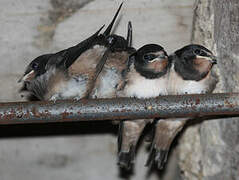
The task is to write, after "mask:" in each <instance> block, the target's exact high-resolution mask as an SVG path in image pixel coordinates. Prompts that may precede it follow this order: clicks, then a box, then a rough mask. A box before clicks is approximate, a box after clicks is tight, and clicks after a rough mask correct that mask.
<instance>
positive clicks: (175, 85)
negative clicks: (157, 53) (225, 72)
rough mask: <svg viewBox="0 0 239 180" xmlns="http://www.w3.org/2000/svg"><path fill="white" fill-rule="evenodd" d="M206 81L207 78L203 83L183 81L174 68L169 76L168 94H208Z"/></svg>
mask: <svg viewBox="0 0 239 180" xmlns="http://www.w3.org/2000/svg"><path fill="white" fill-rule="evenodd" d="M206 81H207V78H205V79H203V80H201V81H191V80H183V79H182V78H181V77H180V76H179V75H178V74H177V73H176V72H175V70H174V68H173V66H172V69H171V70H170V74H169V84H168V92H169V94H171V95H180V94H202V93H206V91H207V89H208V87H207V83H206Z"/></svg>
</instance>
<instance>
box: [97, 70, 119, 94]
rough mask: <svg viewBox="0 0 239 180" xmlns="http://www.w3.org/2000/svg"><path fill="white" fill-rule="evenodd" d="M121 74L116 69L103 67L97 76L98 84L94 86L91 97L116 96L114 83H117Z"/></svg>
mask: <svg viewBox="0 0 239 180" xmlns="http://www.w3.org/2000/svg"><path fill="white" fill-rule="evenodd" d="M120 78H121V74H120V73H119V72H117V70H116V69H112V68H104V69H103V71H102V72H101V74H100V76H99V77H98V81H99V82H98V84H99V85H98V86H96V87H95V89H94V90H93V93H92V97H93V98H94V97H97V98H113V97H115V96H116V85H117V84H118V83H119V81H120Z"/></svg>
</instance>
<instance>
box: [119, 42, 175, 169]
mask: <svg viewBox="0 0 239 180" xmlns="http://www.w3.org/2000/svg"><path fill="white" fill-rule="evenodd" d="M170 66H171V63H170V61H169V60H168V55H167V53H166V51H165V50H164V48H163V47H161V46H160V45H157V44H147V45H145V46H143V47H141V48H140V49H139V50H137V51H136V52H135V53H133V54H132V55H131V56H130V57H129V60H128V67H127V69H126V70H124V71H123V72H122V75H123V81H122V82H121V83H120V84H119V87H118V89H121V90H120V91H119V92H118V96H119V97H135V98H151V97H157V96H159V95H160V94H161V95H164V94H167V89H166V88H167V86H166V84H167V83H166V81H167V79H168V77H167V74H168V70H169V68H170ZM149 122H151V120H145V119H140V120H135V121H127V120H126V121H121V122H120V127H119V134H118V164H119V166H120V167H123V168H126V169H130V168H131V167H132V165H133V163H134V159H135V150H136V146H137V142H138V140H139V138H140V135H141V133H142V131H143V129H144V127H145V126H146V124H147V123H149Z"/></svg>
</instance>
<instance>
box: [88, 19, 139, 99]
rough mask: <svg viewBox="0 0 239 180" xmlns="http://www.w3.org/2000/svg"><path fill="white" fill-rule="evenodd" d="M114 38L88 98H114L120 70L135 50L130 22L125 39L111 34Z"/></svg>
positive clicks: (125, 65)
mask: <svg viewBox="0 0 239 180" xmlns="http://www.w3.org/2000/svg"><path fill="white" fill-rule="evenodd" d="M112 36H113V37H114V39H116V43H115V44H113V46H112V47H113V50H112V51H110V52H109V53H108V55H107V57H106V58H107V61H106V63H105V65H104V67H103V69H102V71H101V73H100V74H99V76H98V78H97V80H96V83H95V84H94V88H93V91H92V92H91V94H90V98H115V97H116V94H117V85H118V84H119V83H120V82H121V80H122V76H121V72H122V71H123V70H124V69H126V68H127V60H128V57H129V56H130V55H131V54H132V53H134V52H135V51H136V50H135V49H134V48H133V47H132V24H131V22H130V21H129V23H128V32H127V39H125V38H124V37H122V36H119V35H112Z"/></svg>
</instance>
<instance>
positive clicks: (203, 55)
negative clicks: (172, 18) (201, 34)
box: [146, 44, 218, 169]
mask: <svg viewBox="0 0 239 180" xmlns="http://www.w3.org/2000/svg"><path fill="white" fill-rule="evenodd" d="M169 59H170V61H171V62H172V66H171V68H170V72H169V81H168V93H169V95H182V94H204V93H211V92H212V91H213V90H214V88H215V86H216V84H217V82H218V80H217V78H215V77H214V76H213V75H212V72H211V69H212V67H213V65H214V64H216V63H217V60H216V57H215V56H214V55H213V53H212V52H211V51H209V50H208V49H207V48H205V47H203V46H201V45H197V44H190V45H187V46H185V47H183V48H181V49H179V50H177V51H175V53H174V54H172V55H170V56H169ZM188 119H189V118H171V119H167V120H163V119H160V120H158V121H157V122H156V128H155V129H156V130H155V137H154V140H153V143H152V146H151V152H150V156H149V159H148V161H147V163H146V164H147V165H152V164H153V163H156V165H157V167H158V168H159V169H162V168H163V167H164V164H165V163H166V161H167V155H168V151H169V148H170V145H171V143H172V141H173V140H174V139H175V137H176V136H177V134H178V133H179V132H180V131H181V130H182V128H183V126H184V125H185V123H186V122H187V120H188Z"/></svg>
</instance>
